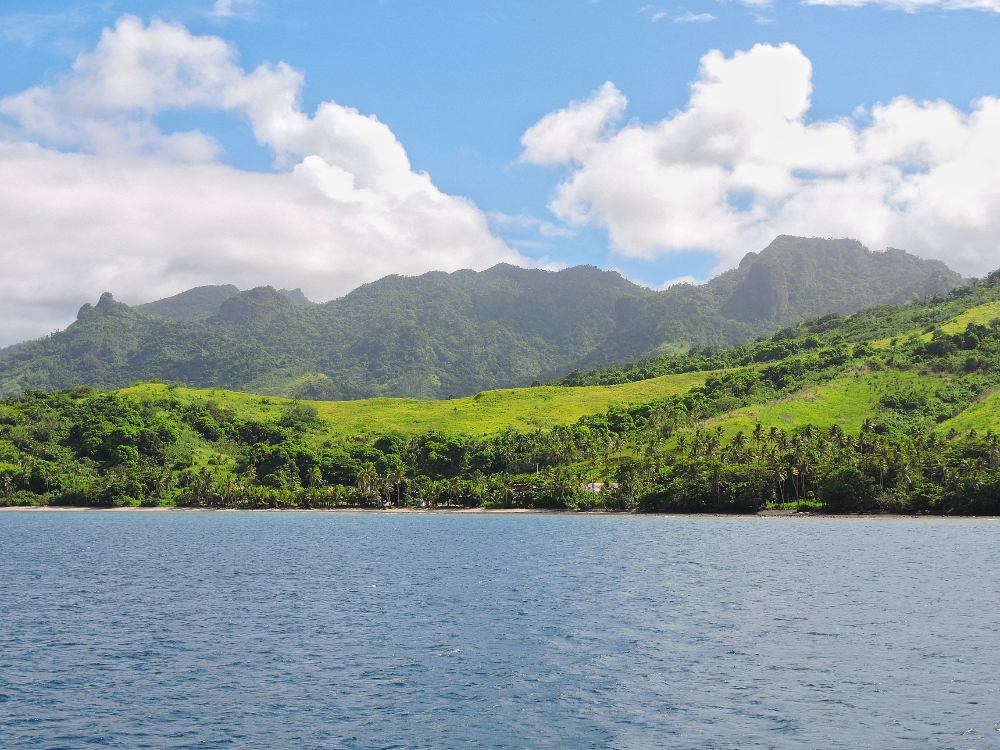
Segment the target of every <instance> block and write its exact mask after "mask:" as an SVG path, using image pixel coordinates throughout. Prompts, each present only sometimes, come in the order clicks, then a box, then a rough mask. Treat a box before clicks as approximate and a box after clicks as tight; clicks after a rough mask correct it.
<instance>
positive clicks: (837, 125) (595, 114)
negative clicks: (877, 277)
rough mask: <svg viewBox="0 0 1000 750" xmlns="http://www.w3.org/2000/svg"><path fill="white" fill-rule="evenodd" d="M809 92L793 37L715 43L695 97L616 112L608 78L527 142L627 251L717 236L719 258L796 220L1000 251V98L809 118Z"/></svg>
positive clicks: (988, 254)
mask: <svg viewBox="0 0 1000 750" xmlns="http://www.w3.org/2000/svg"><path fill="white" fill-rule="evenodd" d="M811 94H812V65H811V64H810V62H809V60H808V59H807V58H806V57H805V56H804V55H803V54H802V52H801V51H799V49H798V48H796V47H795V46H793V45H790V44H784V45H781V46H779V47H772V46H769V45H757V46H755V47H754V48H753V49H751V50H750V51H749V52H737V53H736V54H735V55H734V56H733V57H732V58H726V57H724V56H723V54H722V53H721V52H718V51H713V52H709V53H708V54H707V55H705V56H704V57H703V58H702V60H701V69H700V72H699V76H698V79H697V80H696V81H695V82H694V83H693V84H692V85H691V97H690V101H689V102H688V104H687V106H686V107H685V108H684V109H683V110H681V111H679V112H676V113H673V114H671V115H670V116H668V117H667V118H665V119H663V120H661V121H659V122H656V123H652V124H645V123H639V122H630V123H628V124H627V125H624V126H617V125H616V123H617V122H618V121H619V120H620V119H621V117H622V115H623V112H624V108H625V98H624V96H623V95H622V94H621V93H620V92H619V91H618V90H617V89H616V88H615V87H614V86H613V85H612V84H610V83H606V84H604V85H603V86H602V87H601V88H600V89H599V90H598V91H596V92H595V93H594V94H593V96H592V97H591V98H590V99H588V100H587V101H584V102H577V103H573V104H571V105H570V106H569V107H568V108H566V109H564V110H560V111H558V112H553V113H551V114H548V115H546V116H545V117H544V118H542V120H540V121H539V122H538V124H536V125H534V126H533V127H532V128H530V129H529V130H528V131H527V132H526V133H525V134H524V136H523V138H522V144H523V146H524V153H523V157H522V158H523V159H524V160H525V161H527V162H531V163H536V164H544V165H563V166H565V167H567V168H568V170H569V172H568V175H567V176H566V178H565V179H564V180H563V181H562V182H561V183H560V185H559V187H558V190H557V194H556V197H555V199H554V200H553V201H552V203H551V204H550V208H551V209H552V211H553V212H554V213H555V215H556V216H557V217H558V218H559V219H561V220H563V221H564V222H567V223H568V224H570V225H573V226H579V227H584V226H599V227H605V228H606V229H607V230H608V232H609V234H610V238H611V241H612V244H613V247H614V248H615V249H617V250H618V251H619V252H621V253H622V254H623V255H626V256H631V257H641V258H647V259H651V258H654V257H657V256H660V255H663V254H665V253H671V252H680V251H688V250H705V251H709V252H712V253H714V254H716V255H717V256H718V257H719V259H720V263H719V266H718V268H717V269H716V270H717V271H718V270H722V269H724V268H728V267H732V266H733V265H735V264H736V263H737V262H738V261H739V259H740V257H741V256H742V255H743V254H744V253H746V252H747V251H748V250H759V249H760V248H762V247H764V246H765V245H766V244H767V243H769V242H770V241H771V240H772V239H773V238H774V237H775V236H776V235H778V234H798V235H806V236H822V237H832V236H838V237H840V236H849V237H855V238H857V239H859V240H861V241H862V242H864V243H866V244H867V245H868V246H869V247H872V248H875V249H881V248H884V247H886V246H895V247H903V248H907V249H908V250H910V251H912V252H916V253H918V254H921V255H924V256H925V257H937V258H941V259H942V260H944V261H946V262H947V263H949V264H951V265H952V266H953V267H955V268H956V269H958V270H961V271H964V272H983V271H986V270H988V269H991V268H993V267H996V266H998V265H1000V138H998V137H997V136H998V134H1000V99H997V98H994V97H983V98H981V99H979V100H977V101H975V102H973V104H972V106H971V111H969V112H963V111H961V110H959V109H957V108H956V107H954V106H952V105H950V104H948V103H946V102H940V101H938V102H915V101H913V100H911V99H907V98H905V97H900V98H897V99H895V100H893V101H892V102H890V103H888V104H884V105H882V104H880V105H878V106H875V107H873V108H872V109H871V110H870V111H869V112H867V117H866V118H865V121H866V122H867V124H866V125H864V126H860V125H858V124H857V123H856V122H855V121H853V120H850V119H846V118H844V119H837V120H821V121H810V120H809V119H808V118H807V113H808V111H809V108H810V97H811ZM602 118H603V119H602Z"/></svg>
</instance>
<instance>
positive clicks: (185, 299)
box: [0, 237, 961, 399]
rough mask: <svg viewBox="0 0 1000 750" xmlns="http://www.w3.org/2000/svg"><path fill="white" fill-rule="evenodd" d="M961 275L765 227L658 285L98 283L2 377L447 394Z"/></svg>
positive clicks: (471, 279)
mask: <svg viewBox="0 0 1000 750" xmlns="http://www.w3.org/2000/svg"><path fill="white" fill-rule="evenodd" d="M960 281H961V278H960V277H959V275H958V274H956V273H954V272H953V271H951V270H949V269H948V268H947V267H946V266H945V265H944V264H943V263H940V262H939V261H927V260H922V259H920V258H917V257H916V256H913V255H910V254H908V253H905V252H903V251H902V250H889V251H886V252H884V253H872V252H870V251H868V250H867V249H865V248H864V247H863V246H862V245H861V244H860V243H857V242H855V241H853V240H821V239H803V238H795V237H779V238H777V239H776V240H775V241H774V242H773V243H771V245H769V246H768V247H767V248H765V249H764V250H763V251H761V252H760V253H758V254H755V253H748V254H747V256H746V257H745V258H744V260H743V262H742V263H741V264H740V267H739V268H737V269H733V270H732V271H728V272H727V273H724V274H722V275H720V276H718V277H717V278H715V279H713V280H712V281H711V282H709V283H708V284H705V285H702V286H693V285H679V286H675V287H671V288H670V289H667V290H665V291H662V292H653V291H651V290H649V289H646V288H644V287H640V286H638V285H636V284H633V283H631V282H630V281H628V280H626V279H624V278H622V277H621V276H620V275H618V274H617V273H614V272H609V271H601V270H600V269H597V268H594V267H592V266H577V267H573V268H568V269H564V270H562V271H559V272H547V271H542V270H538V269H524V268H518V267H515V266H510V265H506V264H501V265H498V266H495V267H493V268H491V269H489V270H487V271H483V272H479V273H477V272H474V271H456V272H455V273H450V274H449V273H442V272H432V273H427V274H423V275H422V276H417V277H402V276H388V277H386V278H384V279H380V280H379V281H376V282H373V283H371V284H365V285H364V286H361V287H359V288H358V289H355V290H354V291H353V292H351V293H350V294H348V295H346V296H344V297H341V298H339V299H336V300H332V301H330V302H327V303H324V304H322V305H312V304H311V303H309V302H308V300H306V299H305V296H304V295H302V293H301V290H294V291H293V292H287V291H285V290H275V289H274V288H272V287H259V288H257V289H251V290H247V291H244V292H235V293H232V294H230V292H232V290H233V289H235V287H231V286H229V287H200V288H198V289H193V290H189V291H188V292H185V293H182V294H180V295H176V296H175V297H171V298H169V299H167V300H160V301H159V302H154V303H150V304H149V305H143V306H140V307H138V308H134V307H129V306H128V305H124V304H122V303H119V302H116V301H115V300H114V298H113V297H112V296H111V295H110V294H105V295H103V296H102V297H101V299H100V301H99V302H98V303H97V305H96V306H92V305H90V304H87V305H84V306H83V307H82V308H81V309H80V312H79V314H78V316H77V321H76V322H75V323H73V324H72V325H71V326H69V327H68V328H67V329H66V330H65V331H62V332H60V333H57V334H54V335H53V336H50V337H47V338H44V339H40V340H38V341H35V342H30V343H27V344H24V345H22V346H20V347H18V348H16V349H14V350H8V352H7V353H6V354H5V355H4V356H0V394H14V393H19V392H20V391H22V390H24V389H26V388H28V389H35V390H53V389H58V388H64V387H69V386H73V385H78V384H89V385H94V386H98V387H105V388H114V387H121V386H124V385H128V384H129V383H131V382H133V381H135V380H148V379H154V378H155V379H160V380H165V381H174V380H178V381H183V382H186V383H188V384H191V385H196V386H202V387H218V388H235V389H242V390H249V391H255V392H260V393H268V394H276V395H279V394H285V395H298V396H301V397H305V398H317V399H356V398H364V397H371V396H411V397H419V398H443V397H445V396H447V395H452V394H454V395H457V396H462V395H468V394H472V393H476V392H478V391H481V390H485V389H490V388H497V387H504V386H517V385H526V384H529V383H531V382H532V381H533V380H536V379H538V380H547V379H551V378H556V377H559V376H562V375H565V374H566V373H568V372H570V371H571V370H574V369H578V368H582V369H588V368H591V367H593V366H595V365H600V364H602V363H611V362H622V361H626V360H634V359H640V358H643V357H648V356H651V355H655V354H657V353H663V352H666V353H682V352H686V351H688V350H689V349H691V348H699V349H701V348H704V347H720V346H732V345H736V344H740V343H744V342H747V341H750V340H752V339H754V338H756V337H757V336H759V335H761V334H764V333H770V332H773V331H776V330H778V329H780V328H782V327H783V326H784V325H786V324H787V323H789V322H791V321H794V320H796V319H798V318H802V317H810V316H818V315H822V314H824V313H828V312H840V313H849V312H853V311H854V310H857V309H860V308H863V307H869V306H872V305H877V304H883V303H892V302H900V301H905V300H907V299H909V298H911V297H913V296H917V297H924V296H927V295H932V294H940V293H946V292H948V290H950V289H952V288H953V287H955V286H956V285H957V284H958V283H959V282H960Z"/></svg>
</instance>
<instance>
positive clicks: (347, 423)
mask: <svg viewBox="0 0 1000 750" xmlns="http://www.w3.org/2000/svg"><path fill="white" fill-rule="evenodd" d="M709 375H710V374H709V373H704V372H692V373H685V374H682V375H666V376H664V377H660V378H655V379H652V380H645V381H642V382H640V383H628V384H626V385H618V386H606V387H602V386H595V387H591V388H560V387H558V386H538V387H534V388H514V389H506V390H496V391H484V392H482V393H479V394H476V395H475V396H468V397H466V398H457V399H448V400H444V401H431V400H417V399H401V398H374V399H363V400H357V401H304V402H296V401H292V400H289V399H283V398H274V397H262V396H256V395H253V394H249V393H240V392H237V391H225V390H203V389H194V388H185V387H170V386H165V385H163V384H159V383H142V384H139V385H135V386H132V387H130V388H125V389H123V390H121V391H119V393H121V394H122V395H123V396H127V397H129V398H135V399H138V400H151V401H156V400H159V399H164V398H168V397H169V398H170V399H173V400H176V401H177V402H178V403H179V404H182V405H185V406H187V405H191V404H198V403H202V402H205V403H207V402H211V403H213V404H214V405H216V406H217V407H218V408H220V409H224V410H228V411H231V412H232V413H233V414H236V415H238V416H240V417H244V418H250V419H257V420H265V421H266V420H269V419H276V418H278V417H279V416H280V414H281V411H282V410H283V409H287V408H291V407H292V406H293V405H294V404H297V403H301V404H307V405H308V406H309V408H311V409H315V410H316V412H317V416H318V418H319V419H321V420H322V421H323V423H324V428H323V430H322V433H321V434H322V437H323V439H328V438H335V439H341V438H348V437H351V438H353V437H355V436H362V437H366V438H377V437H378V436H380V435H385V434H389V433H398V434H402V435H419V434H422V433H425V432H429V431H432V430H436V431H439V432H443V433H448V434H452V435H491V434H495V433H499V432H502V431H503V430H505V429H507V428H511V427H512V428H514V429H517V430H521V431H531V430H537V429H549V428H552V427H555V426H557V425H570V424H573V423H574V422H577V421H578V420H579V419H580V418H581V417H584V416H586V415H588V414H595V413H598V412H602V411H607V410H608V409H611V408H621V407H626V408H627V407H632V406H636V405H640V404H646V403H649V402H651V401H654V400H656V399H661V398H666V397H668V396H673V395H676V394H680V393H684V392H687V391H689V390H690V389H691V388H693V387H695V386H698V385H702V384H703V383H704V382H705V380H706V378H707V377H709Z"/></svg>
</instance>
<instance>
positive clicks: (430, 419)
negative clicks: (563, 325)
mask: <svg viewBox="0 0 1000 750" xmlns="http://www.w3.org/2000/svg"><path fill="white" fill-rule="evenodd" d="M998 316H1000V302H991V303H988V304H985V305H980V306H978V307H974V308H971V309H969V310H967V311H965V312H963V313H961V314H960V315H958V316H956V317H955V318H953V319H952V320H949V321H947V322H945V323H943V324H942V325H941V326H940V327H941V328H942V330H944V331H945V332H946V333H956V332H959V331H961V330H964V328H965V327H966V326H967V325H968V324H969V323H988V322H989V321H990V320H992V319H993V318H996V317H998ZM914 333H917V334H920V331H914ZM922 337H923V338H926V339H929V338H930V334H923V335H922ZM900 338H902V337H900ZM888 341H889V340H888V339H887V340H886V341H885V344H886V345H887V344H888ZM709 374H710V373H703V372H702V373H685V374H680V375H668V376H664V377H660V378H653V379H650V380H642V381H638V382H635V383H628V384H624V385H614V386H588V387H578V388H566V387H559V386H541V387H535V388H518V389H506V390H496V391H484V392H482V393H480V394H478V395H476V396H470V397H466V398H460V399H452V400H443V401H430V400H415V399H398V398H375V399H365V400H358V401H313V402H308V403H311V404H312V405H314V406H315V407H316V409H317V411H318V412H319V415H320V417H321V418H322V419H323V420H324V421H325V422H326V428H325V429H323V430H321V431H320V432H321V433H322V437H321V438H319V439H324V440H325V439H328V438H344V437H353V436H366V437H371V436H373V435H380V434H385V433H387V432H400V433H404V434H411V435H412V434H419V433H423V432H427V431H429V430H440V431H442V432H446V433H451V434H466V435H489V434H494V433H496V432H499V431H501V430H503V429H504V428H506V427H508V426H510V427H514V428H515V429H518V430H520V431H525V430H533V429H535V428H550V427H553V426H556V425H560V424H571V423H573V422H576V421H577V420H578V419H579V418H580V417H582V416H585V415H588V414H594V413H598V412H602V411H605V410H606V409H608V408H609V407H611V406H614V405H621V406H628V405H634V404H641V403H645V402H648V401H651V400H654V399H657V398H663V397H666V396H669V395H672V394H676V393H682V392H685V391H687V390H689V389H690V388H692V387H695V386H699V385H702V384H703V383H704V382H705V379H706V377H707V376H708V375H709ZM946 382H947V378H946V377H939V376H936V375H931V374H925V375H920V374H918V373H917V372H916V371H905V372H898V371H888V372H878V371H876V372H856V373H853V374H851V375H848V376H844V377H840V378H837V379H835V380H833V381H830V382H828V383H823V384H821V385H817V386H812V387H808V388H806V389H804V390H803V391H800V392H798V393H795V394H793V395H791V396H789V397H787V398H783V399H778V400H775V401H771V402H768V403H764V404H756V405H753V406H749V407H743V408H740V409H737V410H735V411H733V412H730V413H728V414H725V415H722V416H719V417H715V418H713V419H710V420H706V421H705V422H704V423H703V424H702V425H701V426H702V427H703V428H705V429H715V428H716V427H718V426H721V427H722V428H723V434H724V436H725V437H726V438H727V439H728V438H730V437H732V436H733V435H735V434H736V433H737V432H739V431H742V432H744V433H745V434H749V433H750V432H751V431H752V430H753V429H754V426H755V425H756V423H757V422H760V423H761V424H762V425H763V426H764V428H765V429H770V428H771V427H779V428H781V429H783V430H789V429H794V428H797V427H802V426H804V425H806V424H812V425H814V426H815V427H817V428H819V429H828V428H829V427H831V426H832V425H833V424H839V425H840V426H841V427H842V428H843V429H844V430H845V431H848V432H857V430H858V429H859V428H860V426H861V424H862V423H863V422H864V420H865V419H868V418H871V417H875V416H877V414H878V412H879V399H880V398H881V397H882V396H883V395H885V394H886V393H889V392H893V391H898V390H910V389H912V388H914V387H917V388H924V389H931V390H936V389H937V388H939V387H941V386H942V385H944V384H945V383H946ZM167 389H168V387H167V386H165V385H159V384H149V383H147V384H142V385H137V386H133V387H132V388H128V389H125V390H124V391H123V392H124V393H130V392H131V393H135V394H139V393H145V394H147V395H155V394H157V393H159V394H161V395H163V394H165V393H166V391H167ZM170 391H171V393H173V395H174V396H175V397H177V398H180V399H181V400H182V401H186V400H198V399H206V400H214V401H216V402H218V404H219V405H220V406H223V407H226V408H228V409H231V410H232V411H234V412H236V413H237V414H239V415H241V416H245V417H254V418H257V419H264V420H270V419H277V418H278V417H280V415H281V409H282V406H283V405H285V404H287V403H289V401H288V400H287V399H281V398H276V397H266V396H260V395H256V394H250V393H243V392H236V391H227V390H208V389H195V388H171V389H170ZM952 428H954V429H956V430H958V431H959V432H967V431H968V430H969V429H972V428H974V429H976V430H979V431H985V430H987V429H993V430H994V431H1000V393H997V394H994V395H991V396H989V397H987V398H986V399H984V400H983V401H981V402H979V403H978V404H975V405H973V406H972V407H970V408H969V409H967V410H966V411H965V412H963V413H962V414H959V415H958V416H956V417H954V418H952V419H950V420H947V421H945V422H943V423H941V425H940V426H939V427H938V428H937V429H938V430H939V431H942V432H947V431H949V430H951V429H952Z"/></svg>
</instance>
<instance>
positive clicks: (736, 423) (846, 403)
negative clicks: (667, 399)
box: [703, 371, 946, 439]
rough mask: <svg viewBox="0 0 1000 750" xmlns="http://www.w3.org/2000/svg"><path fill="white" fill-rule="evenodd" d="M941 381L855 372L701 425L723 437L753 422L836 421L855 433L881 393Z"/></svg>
mask: <svg viewBox="0 0 1000 750" xmlns="http://www.w3.org/2000/svg"><path fill="white" fill-rule="evenodd" d="M945 382H946V381H945V379H943V378H939V377H936V376H932V375H919V374H917V373H916V372H912V371H908V372H869V373H855V374H853V375H848V376H846V377H842V378H837V379H836V380H831V381H830V382H828V383H823V384H822V385H818V386H813V387H811V388H806V389H805V390H802V391H800V392H798V393H795V394H794V395H792V396H789V397H787V398H783V399H778V400H776V401H770V402H767V403H764V404H756V405H754V406H748V407H744V408H742V409H736V410H735V411H732V412H730V413H729V414H724V415H722V416H720V417H715V418H714V419H710V420H707V421H706V422H705V423H704V425H703V427H704V428H706V429H713V430H714V429H715V428H716V427H718V426H721V427H722V432H723V435H724V436H725V437H726V438H727V439H728V438H731V437H732V436H733V435H735V434H736V433H737V432H740V431H742V432H743V433H744V434H746V435H749V434H750V433H751V432H752V431H753V429H754V426H755V425H756V424H757V422H760V423H761V424H762V425H763V426H764V428H765V429H766V430H769V429H770V428H771V427H778V428H780V429H782V430H789V429H794V428H797V427H804V426H805V425H807V424H811V425H813V426H814V427H816V428H818V429H821V430H826V429H829V428H830V427H832V426H833V425H834V424H838V425H840V426H841V428H843V429H844V431H846V432H857V431H858V429H859V428H860V427H861V424H862V423H863V422H864V421H865V420H866V419H868V418H870V417H874V416H876V415H877V414H878V403H879V399H880V398H881V397H882V396H883V395H884V394H885V393H887V392H890V391H891V390H894V389H895V390H902V389H909V388H913V387H918V386H923V387H925V388H931V389H935V390H936V389H937V388H939V387H940V386H941V385H943V384H944V383H945Z"/></svg>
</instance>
